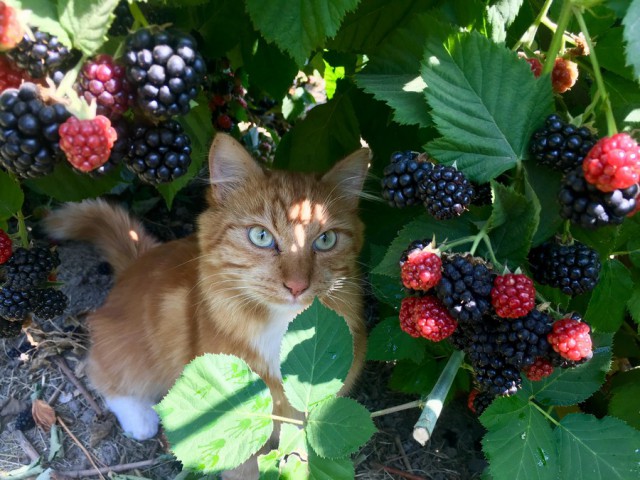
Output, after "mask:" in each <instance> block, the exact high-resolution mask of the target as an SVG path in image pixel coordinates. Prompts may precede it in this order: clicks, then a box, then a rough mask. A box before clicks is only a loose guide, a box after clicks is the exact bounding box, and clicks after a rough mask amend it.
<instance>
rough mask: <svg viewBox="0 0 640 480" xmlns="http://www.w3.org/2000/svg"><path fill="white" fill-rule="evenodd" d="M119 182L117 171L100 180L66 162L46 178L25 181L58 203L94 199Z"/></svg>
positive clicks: (33, 188)
mask: <svg viewBox="0 0 640 480" xmlns="http://www.w3.org/2000/svg"><path fill="white" fill-rule="evenodd" d="M119 182H120V176H119V171H118V170H117V169H116V170H114V171H113V172H110V173H108V174H107V175H105V176H103V177H100V178H92V177H90V176H88V175H85V174H83V173H80V172H78V171H77V170H74V169H73V168H71V166H70V165H69V164H68V163H67V162H62V163H60V164H58V165H57V166H56V168H55V169H54V171H53V173H52V174H50V175H47V176H46V177H41V178H35V179H30V180H25V181H24V184H25V185H26V186H27V187H29V188H30V189H32V190H34V191H36V192H39V193H42V194H44V195H48V196H50V197H53V198H55V199H56V200H58V201H60V202H79V201H81V200H84V199H85V198H96V197H99V196H100V195H103V194H105V193H107V192H109V191H110V190H111V189H112V188H113V187H115V186H116V185H118V183H119Z"/></svg>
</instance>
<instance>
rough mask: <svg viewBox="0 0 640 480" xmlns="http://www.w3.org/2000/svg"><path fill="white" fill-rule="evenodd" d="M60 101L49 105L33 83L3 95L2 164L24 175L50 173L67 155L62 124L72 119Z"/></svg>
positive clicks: (0, 107)
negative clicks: (61, 142)
mask: <svg viewBox="0 0 640 480" xmlns="http://www.w3.org/2000/svg"><path fill="white" fill-rule="evenodd" d="M69 116H70V114H69V112H68V111H67V109H66V108H65V107H64V106H63V105H62V104H60V103H55V104H53V105H46V104H45V103H44V102H43V101H42V99H41V98H40V95H39V93H38V89H37V87H36V85H34V84H33V83H23V84H22V85H21V86H20V89H13V88H10V89H8V90H5V91H4V92H2V95H1V96H0V164H1V165H2V166H3V167H4V168H6V169H7V170H9V171H10V172H12V173H14V174H15V175H17V176H19V177H22V178H35V177H41V176H44V175H48V174H49V173H51V172H52V171H53V168H54V166H55V164H56V163H57V162H58V161H59V160H60V159H61V158H64V154H63V153H62V150H61V149H60V145H59V141H60V135H59V134H58V128H59V127H60V124H62V123H63V122H65V121H66V120H67V119H68V118H69Z"/></svg>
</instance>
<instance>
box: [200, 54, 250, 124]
mask: <svg viewBox="0 0 640 480" xmlns="http://www.w3.org/2000/svg"><path fill="white" fill-rule="evenodd" d="M209 89H210V93H211V98H210V100H209V109H210V110H211V122H212V123H213V126H214V127H215V128H216V130H219V131H223V132H230V131H231V130H233V127H234V126H236V125H237V124H238V121H239V120H241V119H246V117H247V108H248V103H247V99H246V94H247V90H246V89H245V88H244V86H243V85H242V79H241V77H240V76H238V75H236V72H234V71H233V69H232V68H231V65H230V63H229V60H227V59H226V58H223V59H222V60H220V61H218V62H215V64H214V65H213V68H212V74H211V83H210V87H209Z"/></svg>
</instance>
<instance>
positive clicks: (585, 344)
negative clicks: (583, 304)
mask: <svg viewBox="0 0 640 480" xmlns="http://www.w3.org/2000/svg"><path fill="white" fill-rule="evenodd" d="M590 331H591V329H590V328H589V325H587V324H586V323H584V322H581V321H579V320H576V319H574V318H562V319H560V320H558V321H556V322H555V323H554V324H553V330H552V331H551V332H550V333H549V334H548V335H547V339H548V341H549V344H550V345H551V347H552V348H553V350H554V351H556V352H557V353H559V354H560V356H561V357H563V358H566V359H567V360H570V361H573V362H578V361H581V360H589V359H590V358H591V357H592V356H593V352H592V348H593V345H592V342H591V336H590V335H589V332H590Z"/></svg>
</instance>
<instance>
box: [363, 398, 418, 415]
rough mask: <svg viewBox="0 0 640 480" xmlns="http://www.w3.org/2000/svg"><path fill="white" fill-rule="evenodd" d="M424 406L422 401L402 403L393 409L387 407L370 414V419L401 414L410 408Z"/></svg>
mask: <svg viewBox="0 0 640 480" xmlns="http://www.w3.org/2000/svg"><path fill="white" fill-rule="evenodd" d="M422 405H424V401H423V400H414V401H413V402H409V403H403V404H402V405H396V406H395V407H389V408H385V409H382V410H377V411H375V412H372V413H371V418H374V417H381V416H382V415H388V414H390V413H396V412H401V411H403V410H408V409H410V408H419V407H421V406H422Z"/></svg>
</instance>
